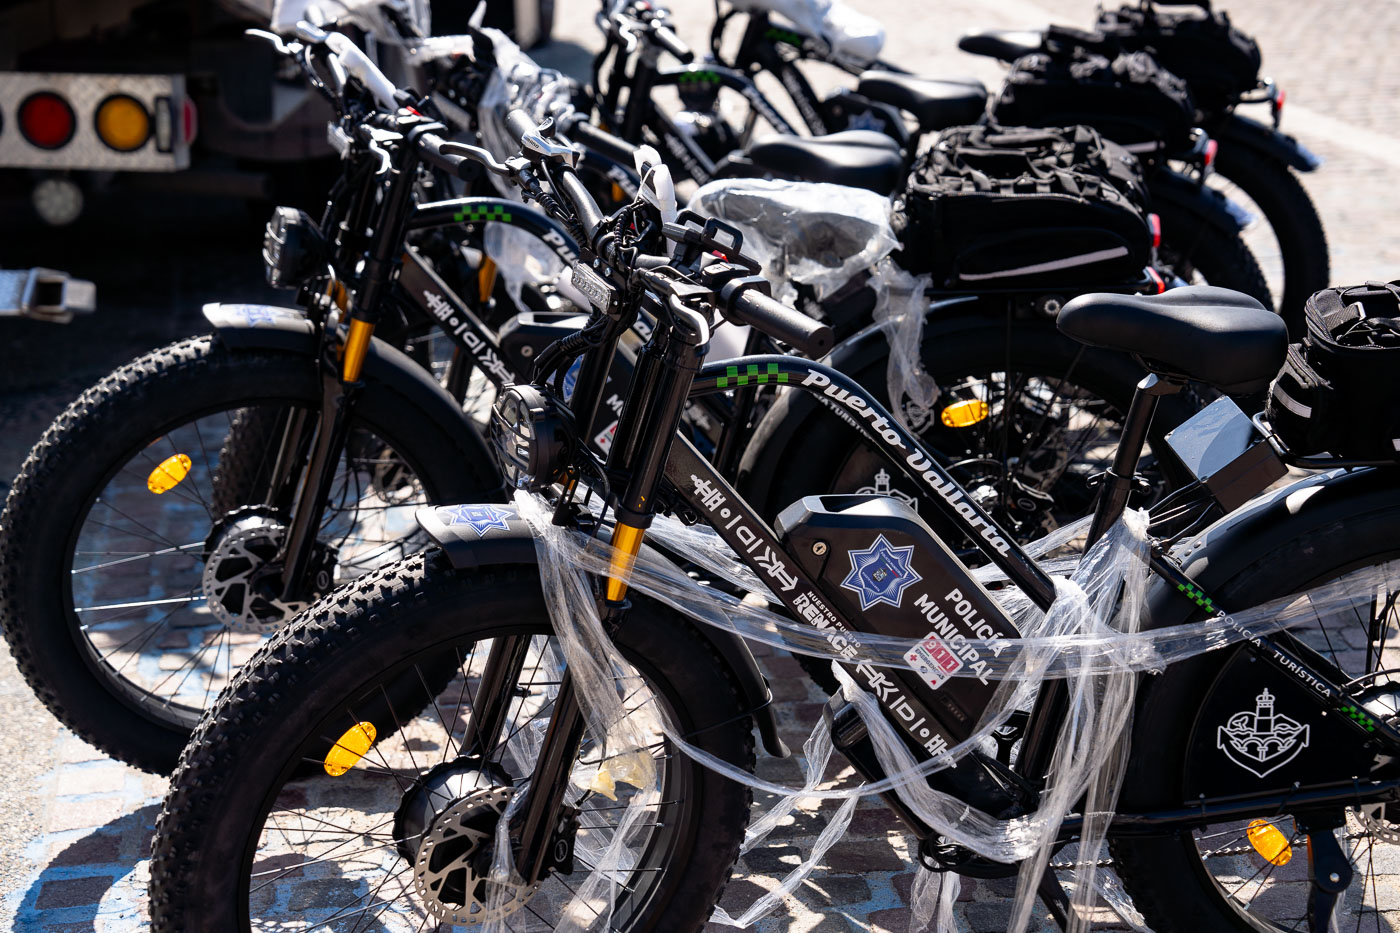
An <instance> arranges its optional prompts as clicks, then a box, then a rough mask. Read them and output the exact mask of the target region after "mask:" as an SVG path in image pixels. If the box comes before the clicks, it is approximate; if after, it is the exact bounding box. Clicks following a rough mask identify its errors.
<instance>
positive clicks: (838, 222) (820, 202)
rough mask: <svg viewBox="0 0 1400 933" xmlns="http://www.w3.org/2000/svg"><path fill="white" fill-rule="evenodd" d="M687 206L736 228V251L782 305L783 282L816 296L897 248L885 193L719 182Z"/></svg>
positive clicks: (786, 294) (790, 294) (790, 293)
mask: <svg viewBox="0 0 1400 933" xmlns="http://www.w3.org/2000/svg"><path fill="white" fill-rule="evenodd" d="M690 207H691V209H692V210H695V211H698V212H699V213H701V214H703V215H705V216H707V217H716V218H718V219H720V220H723V221H724V222H725V223H729V224H733V225H734V226H736V227H738V228H739V231H740V232H741V233H743V234H744V254H745V255H746V256H750V257H752V258H753V259H756V260H757V261H758V262H760V263H762V265H763V274H764V277H765V278H766V279H768V280H769V281H770V282H772V283H773V285H774V293H773V296H774V297H775V298H777V299H779V300H780V301H786V302H789V303H790V302H791V301H792V300H793V299H794V298H795V297H796V295H797V293H796V291H795V290H794V289H793V288H792V285H791V284H789V283H792V282H796V283H799V284H802V285H807V286H809V287H811V289H812V290H813V292H814V293H815V294H816V296H817V299H818V300H821V299H823V298H825V297H826V296H827V295H829V294H831V293H832V292H834V291H836V290H837V289H838V288H840V287H841V286H843V285H845V284H846V283H847V282H849V281H850V280H851V279H852V278H854V277H855V276H856V275H858V274H860V273H861V272H864V271H866V270H868V269H870V268H871V267H873V266H874V265H875V264H876V263H877V262H879V261H880V260H881V259H884V258H885V257H886V256H888V255H889V254H890V253H891V252H893V251H894V249H895V248H896V247H897V246H898V245H899V241H898V240H897V239H896V238H895V235H894V228H893V227H892V226H891V225H890V201H889V198H887V197H885V196H884V195H881V194H876V193H875V192H873V191H866V190H864V189H861V188H844V187H842V186H840V185H828V184H822V183H817V182H803V181H781V180H767V179H761V178H735V179H723V180H720V181H712V182H710V183H709V184H707V185H704V186H702V187H701V188H700V189H699V190H697V191H696V192H695V194H694V195H693V196H692V197H691V199H690Z"/></svg>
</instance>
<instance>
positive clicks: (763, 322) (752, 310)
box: [729, 288, 836, 360]
mask: <svg viewBox="0 0 1400 933" xmlns="http://www.w3.org/2000/svg"><path fill="white" fill-rule="evenodd" d="M729 317H730V318H731V319H734V320H737V321H739V322H740V323H743V324H748V325H750V326H752V327H755V328H757V329H758V330H761V331H763V333H765V334H767V335H768V336H770V337H773V338H775V339H777V340H781V341H782V342H783V343H785V344H787V345H789V346H791V347H793V348H795V349H797V350H798V351H800V352H801V353H803V354H804V355H806V356H808V357H810V358H812V359H814V360H818V359H821V358H822V357H824V356H826V354H827V353H828V352H829V351H830V350H831V347H832V344H834V343H835V342H836V338H835V336H834V335H833V334H832V333H831V328H830V327H827V326H826V325H825V324H822V323H819V322H817V321H814V320H812V319H811V318H809V317H808V316H807V315H805V314H803V313H802V312H800V311H794V310H793V309H792V308H789V307H788V306H787V305H785V304H783V303H782V302H781V301H778V300H776V299H774V298H769V297H768V296H767V295H765V294H763V293H762V292H760V291H758V290H757V289H753V288H749V289H745V290H744V291H743V292H742V293H741V294H740V295H739V297H738V298H736V299H735V300H734V301H733V302H731V303H730V305H729Z"/></svg>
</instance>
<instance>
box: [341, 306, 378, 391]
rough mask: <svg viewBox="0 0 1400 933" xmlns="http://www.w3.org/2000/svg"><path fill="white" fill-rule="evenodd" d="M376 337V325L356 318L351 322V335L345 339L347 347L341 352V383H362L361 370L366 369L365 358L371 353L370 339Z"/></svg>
mask: <svg viewBox="0 0 1400 933" xmlns="http://www.w3.org/2000/svg"><path fill="white" fill-rule="evenodd" d="M373 336H374V325H373V324H371V323H370V322H369V321H361V320H358V319H356V318H352V319H351V320H350V333H349V334H348V335H347V336H346V337H345V346H343V347H342V348H341V350H340V381H341V382H344V383H352V382H359V381H360V370H361V369H363V368H364V365H365V356H366V355H367V354H368V353H369V338H370V337H373Z"/></svg>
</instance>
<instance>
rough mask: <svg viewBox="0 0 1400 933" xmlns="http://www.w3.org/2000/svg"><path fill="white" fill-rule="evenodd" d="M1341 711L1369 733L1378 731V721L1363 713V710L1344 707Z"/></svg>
mask: <svg viewBox="0 0 1400 933" xmlns="http://www.w3.org/2000/svg"><path fill="white" fill-rule="evenodd" d="M1341 709H1342V712H1344V713H1346V714H1347V715H1348V716H1350V717H1351V718H1352V721H1353V722H1355V723H1356V724H1357V725H1359V726H1361V727H1362V728H1363V729H1365V730H1366V731H1367V732H1375V731H1376V721H1375V720H1374V719H1372V718H1371V717H1370V716H1368V715H1366V714H1365V713H1363V712H1362V711H1361V710H1359V709H1357V708H1356V707H1355V706H1343V707H1342V708H1341Z"/></svg>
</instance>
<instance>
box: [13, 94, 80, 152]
mask: <svg viewBox="0 0 1400 933" xmlns="http://www.w3.org/2000/svg"><path fill="white" fill-rule="evenodd" d="M18 122H19V131H20V133H21V134H23V136H24V138H25V139H27V140H29V143H30V145H32V146H38V147H39V148H40V149H62V148H63V147H64V146H66V145H68V141H69V140H71V139H72V138H73V132H74V130H76V129H77V126H78V118H77V117H76V116H74V114H73V108H72V107H70V106H68V101H66V100H64V99H63V98H62V97H59V96H58V95H57V94H55V93H54V92H52V91H37V92H35V93H33V94H30V95H29V96H28V97H26V98H25V99H24V102H23V103H21V104H20V105H19V119H18Z"/></svg>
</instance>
